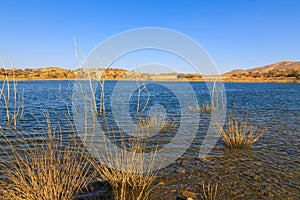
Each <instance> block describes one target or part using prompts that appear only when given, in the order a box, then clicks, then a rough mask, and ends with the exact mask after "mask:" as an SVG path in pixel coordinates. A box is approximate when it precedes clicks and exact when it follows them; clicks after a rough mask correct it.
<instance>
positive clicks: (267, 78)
mask: <svg viewBox="0 0 300 200" xmlns="http://www.w3.org/2000/svg"><path fill="white" fill-rule="evenodd" d="M223 77H224V78H225V81H228V82H229V81H230V82H282V83H300V62H292V61H282V62H277V63H274V64H270V65H266V66H263V67H257V68H252V69H248V70H241V69H238V70H232V71H230V72H228V73H225V74H223Z"/></svg>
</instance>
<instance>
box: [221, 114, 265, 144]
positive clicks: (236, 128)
mask: <svg viewBox="0 0 300 200" xmlns="http://www.w3.org/2000/svg"><path fill="white" fill-rule="evenodd" d="M219 132H220V135H221V137H222V139H223V141H224V142H225V144H226V145H227V146H228V147H229V148H231V149H234V148H243V147H247V148H249V147H251V145H252V144H253V143H255V142H256V141H257V140H258V139H259V138H260V137H261V136H262V135H263V134H264V133H266V132H267V129H266V128H259V127H257V126H253V125H251V124H249V123H248V117H247V116H246V117H245V118H244V119H240V120H239V119H238V118H237V117H236V115H233V114H231V113H229V114H228V116H227V124H226V126H225V129H224V128H223V127H220V128H219Z"/></svg>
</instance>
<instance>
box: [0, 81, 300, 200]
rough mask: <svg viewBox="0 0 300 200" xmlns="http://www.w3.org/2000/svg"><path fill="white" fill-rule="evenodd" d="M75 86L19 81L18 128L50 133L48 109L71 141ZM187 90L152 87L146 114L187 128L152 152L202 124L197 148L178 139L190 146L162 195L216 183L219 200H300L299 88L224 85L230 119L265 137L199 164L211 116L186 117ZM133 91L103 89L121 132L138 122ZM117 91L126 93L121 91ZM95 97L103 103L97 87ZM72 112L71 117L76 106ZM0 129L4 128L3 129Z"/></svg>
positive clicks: (169, 172) (167, 172)
mask: <svg viewBox="0 0 300 200" xmlns="http://www.w3.org/2000/svg"><path fill="white" fill-rule="evenodd" d="M73 84H74V82H69V81H31V82H19V83H18V88H19V89H22V88H24V91H25V93H24V100H25V101H24V104H25V110H24V114H25V115H24V117H23V119H22V120H21V121H19V123H18V128H19V129H21V130H22V131H25V132H27V133H33V132H43V131H42V128H41V126H45V127H46V120H45V116H44V114H43V113H44V110H47V111H48V113H49V115H50V118H51V122H52V124H53V125H55V126H57V127H58V128H59V129H61V130H62V132H63V133H64V135H66V136H67V135H68V134H70V133H71V132H72V131H71V126H70V122H69V119H68V118H67V117H66V116H67V115H68V109H66V105H67V104H68V105H71V104H70V103H71V99H70V98H69V97H71V95H72V94H73V92H74V91H73V89H74V88H73ZM120 84H121V86H122V87H121V86H120ZM185 84H186V83H174V82H172V83H154V82H149V83H148V84H147V89H148V90H149V92H150V94H151V98H150V101H149V102H148V107H147V108H146V109H145V112H144V113H145V114H147V113H149V112H150V113H156V114H157V113H159V112H160V111H164V113H163V114H164V116H165V117H166V118H167V119H168V120H170V121H172V122H175V123H176V124H177V125H178V127H180V126H181V125H183V124H181V123H182V122H183V121H184V122H185V123H187V124H185V125H184V127H187V128H185V129H184V130H181V129H179V128H178V127H177V128H175V129H174V130H172V131H167V132H160V133H158V134H157V135H155V136H153V137H152V138H151V139H154V140H153V141H156V143H155V142H154V143H153V142H152V143H151V142H149V145H153V144H158V145H159V148H164V147H165V145H167V144H168V143H169V142H170V141H171V140H172V138H174V137H175V136H176V134H177V133H178V131H183V132H184V133H185V134H189V133H190V132H192V131H193V130H194V129H193V128H192V127H193V126H195V123H196V124H197V123H199V124H197V127H196V136H195V138H194V139H193V141H185V138H184V134H183V136H182V138H181V140H182V143H186V145H188V146H189V148H188V149H187V150H186V151H185V153H184V154H183V155H182V156H181V157H180V158H178V159H176V161H175V162H173V163H172V164H171V165H169V166H166V167H164V168H163V169H161V170H159V171H158V177H159V179H158V182H163V183H164V184H163V185H161V186H160V187H159V188H158V189H157V190H156V191H157V192H158V193H159V194H160V196H164V197H165V199H174V198H175V197H176V196H178V195H179V193H180V191H181V190H184V189H188V190H191V191H193V192H197V193H200V192H201V184H202V180H205V181H206V182H210V183H212V184H214V183H216V182H218V183H219V187H218V197H219V198H220V199H300V193H299V185H300V159H299V153H300V141H299V140H300V139H299V134H300V92H299V91H300V85H299V84H298V85H297V84H272V83H225V91H226V99H227V106H226V108H227V112H230V111H232V110H234V111H235V112H236V113H241V112H240V111H247V112H248V116H249V119H250V120H251V122H252V123H254V124H255V125H259V126H262V127H267V128H268V132H267V133H266V134H264V135H263V137H262V138H261V139H260V140H258V141H257V142H256V143H255V144H254V145H253V146H252V148H251V149H244V150H234V151H230V150H228V149H227V148H226V146H225V145H224V143H223V142H222V141H221V139H219V140H218V141H217V143H216V145H215V146H214V148H213V150H212V151H211V152H210V153H209V154H208V155H207V156H206V157H204V158H202V159H200V158H199V157H198V152H199V150H200V148H201V144H202V142H203V137H204V135H205V134H206V131H207V129H208V124H209V122H210V115H209V114H206V113H202V114H201V115H200V114H199V113H193V115H194V117H190V114H186V113H187V110H185V109H186V105H191V106H195V101H194V100H195V99H193V98H192V95H191V91H190V90H189V91H188V90H187V89H180V88H185ZM132 85H134V86H136V83H135V82H115V81H107V82H106V84H105V109H106V116H107V119H108V122H109V124H110V126H114V125H116V123H115V121H117V122H118V125H120V124H121V127H124V128H126V127H125V126H123V124H129V122H128V121H129V119H130V123H132V124H134V123H136V122H137V121H138V116H137V115H136V109H137V100H136V99H137V94H138V93H137V90H133V91H134V92H131V93H128V91H129V90H126V88H131V87H132ZM189 86H190V87H191V88H192V89H193V90H192V92H193V94H195V95H196V98H197V100H198V102H199V105H202V104H204V103H205V102H208V101H209V99H210V98H209V93H208V89H207V87H206V84H205V83H190V85H189ZM118 87H120V88H121V90H119V91H118V90H117V89H116V88H118ZM124 88H125V89H124ZM178 88H179V89H178ZM116 91H117V92H116ZM122 92H123V93H124V94H122ZM96 96H97V97H98V98H97V103H98V104H99V97H100V91H99V86H98V90H97V91H96ZM146 97H147V92H145V91H144V92H142V93H141V105H140V110H142V108H143V106H144V105H145V102H146V100H147V98H146ZM66 103H67V104H66ZM123 104H128V108H127V112H128V115H125V114H124V112H123V110H122V109H121V107H120V109H119V108H118V107H116V106H118V105H119V106H122V105H123ZM98 106H99V105H98ZM0 108H1V115H0V122H3V121H5V110H4V108H3V107H0ZM69 111H70V112H71V115H72V109H71V107H70V109H69ZM141 115H142V114H141ZM37 119H38V120H39V122H37ZM183 119H184V120H183ZM58 123H59V126H58ZM1 126H2V127H5V125H4V124H3V123H1ZM125 132H126V131H125ZM128 134H129V135H130V133H128ZM151 139H149V141H151ZM157 141H158V142H157ZM190 143H191V144H190ZM175 150H176V147H174V151H175ZM177 150H178V149H177ZM2 156H3V155H2ZM170 156H171V157H172V155H170ZM175 158H176V156H175V155H174V159H175ZM161 193H164V195H161Z"/></svg>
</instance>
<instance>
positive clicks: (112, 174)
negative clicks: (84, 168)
mask: <svg viewBox="0 0 300 200" xmlns="http://www.w3.org/2000/svg"><path fill="white" fill-rule="evenodd" d="M119 139H121V142H120V143H121V144H119V145H121V147H117V144H115V145H114V148H106V150H107V152H106V154H105V155H106V157H105V158H103V155H99V156H98V160H97V161H95V160H94V162H93V166H94V168H95V170H96V171H97V172H98V174H99V176H100V180H105V181H108V182H109V184H110V186H111V187H112V192H113V196H114V199H115V200H147V199H149V194H150V192H151V191H152V188H153V187H152V185H153V181H154V180H155V174H154V173H153V172H152V169H153V162H154V158H155V153H156V150H154V152H153V153H152V154H151V158H150V161H148V160H147V159H146V156H145V154H144V150H145V146H144V144H143V142H141V141H139V140H138V139H136V138H131V139H129V140H125V138H123V137H122V136H121V138H119ZM128 144H129V146H130V147H128ZM118 148H121V151H119V149H118Z"/></svg>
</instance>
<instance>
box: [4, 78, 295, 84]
mask: <svg viewBox="0 0 300 200" xmlns="http://www.w3.org/2000/svg"><path fill="white" fill-rule="evenodd" d="M88 80H90V79H82V78H78V79H76V78H57V79H18V78H7V79H0V81H1V82H3V81H17V82H31V81H88ZM91 80H93V81H95V80H96V81H100V79H91ZM103 80H104V81H124V82H130V81H144V82H195V83H207V82H214V80H213V79H212V80H209V81H204V80H203V79H199V80H189V79H176V80H175V79H170V80H163V79H162V80H159V79H158V80H147V79H103ZM217 82H223V83H279V84H280V83H281V84H300V80H295V81H291V80H255V81H252V80H232V79H225V78H221V79H218V81H217Z"/></svg>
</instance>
